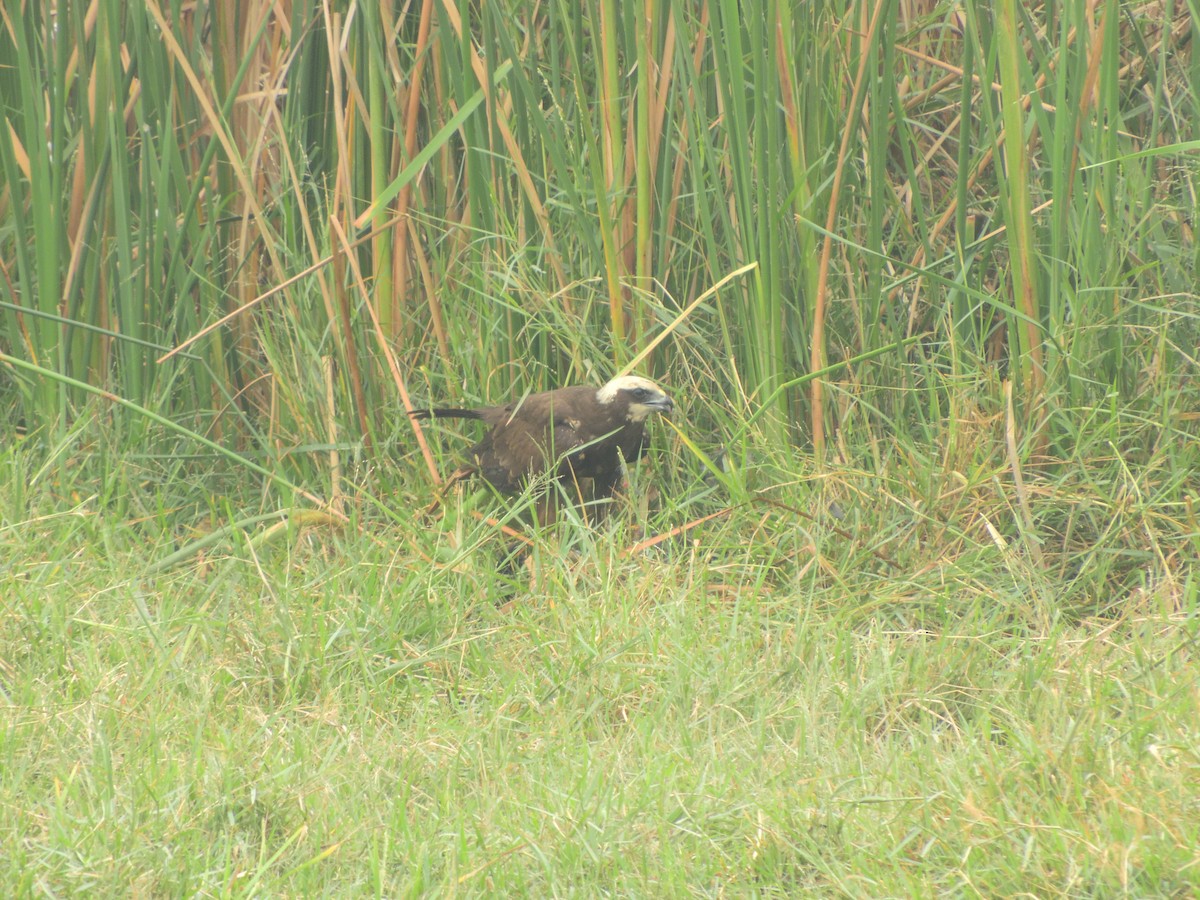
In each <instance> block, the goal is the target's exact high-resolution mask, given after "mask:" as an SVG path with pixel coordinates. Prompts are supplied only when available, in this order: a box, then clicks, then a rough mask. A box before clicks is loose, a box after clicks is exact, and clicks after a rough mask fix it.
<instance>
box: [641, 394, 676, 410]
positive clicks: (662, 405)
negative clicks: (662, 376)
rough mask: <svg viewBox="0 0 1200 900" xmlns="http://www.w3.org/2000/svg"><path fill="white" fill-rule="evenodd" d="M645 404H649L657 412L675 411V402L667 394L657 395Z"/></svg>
mask: <svg viewBox="0 0 1200 900" xmlns="http://www.w3.org/2000/svg"><path fill="white" fill-rule="evenodd" d="M645 405H646V406H649V407H650V408H651V409H653V410H655V411H656V412H660V413H664V414H667V413H671V412H674V411H675V402H674V401H673V400H672V399H671V398H670V397H668V396H667V395H666V394H663V395H662V396H661V397H655V398H654V399H653V400H648V401H646V404H645Z"/></svg>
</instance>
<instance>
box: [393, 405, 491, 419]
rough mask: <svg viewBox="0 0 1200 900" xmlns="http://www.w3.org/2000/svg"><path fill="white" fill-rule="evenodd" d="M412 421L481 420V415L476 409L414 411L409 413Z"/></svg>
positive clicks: (447, 408)
mask: <svg viewBox="0 0 1200 900" xmlns="http://www.w3.org/2000/svg"><path fill="white" fill-rule="evenodd" d="M409 415H410V416H412V417H413V418H414V419H482V418H483V414H482V413H480V412H479V410H477V409H455V408H450V407H446V408H442V409H414V410H413V411H412V412H410V413H409Z"/></svg>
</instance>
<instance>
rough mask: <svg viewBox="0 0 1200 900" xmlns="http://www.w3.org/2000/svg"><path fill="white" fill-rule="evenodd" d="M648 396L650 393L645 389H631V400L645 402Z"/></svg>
mask: <svg viewBox="0 0 1200 900" xmlns="http://www.w3.org/2000/svg"><path fill="white" fill-rule="evenodd" d="M649 396H650V392H649V391H648V390H646V389H645V388H634V389H633V399H634V400H645V399H646V398H647V397H649Z"/></svg>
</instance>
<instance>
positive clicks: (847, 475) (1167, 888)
mask: <svg viewBox="0 0 1200 900" xmlns="http://www.w3.org/2000/svg"><path fill="white" fill-rule="evenodd" d="M681 424H684V425H686V423H681ZM1131 427H1132V426H1131ZM657 439H658V441H657V442H658V444H659V446H660V447H663V446H665V445H668V444H669V438H668V437H667V436H666V435H665V434H664V433H662V432H661V431H660V432H659V434H658V435H657ZM1131 439H1132V437H1131ZM1106 440H1107V435H1105V434H1103V433H1099V434H1096V435H1094V436H1093V443H1091V444H1088V445H1081V446H1080V447H1079V452H1080V454H1081V458H1080V460H1079V463H1080V465H1075V466H1073V465H1072V464H1071V463H1070V462H1069V461H1068V462H1066V463H1064V464H1062V465H1060V466H1058V467H1057V469H1056V470H1054V471H1047V472H1036V471H1034V472H1029V473H1026V475H1025V482H1026V489H1027V491H1028V494H1029V496H1028V498H1027V499H1028V502H1029V507H1030V513H1031V515H1032V517H1033V519H1032V521H1033V523H1034V525H1035V527H1036V529H1037V531H1038V534H1039V535H1040V539H1041V543H1040V552H1041V554H1042V556H1041V559H1042V565H1040V566H1035V565H1033V564H1032V562H1031V551H1030V550H1029V549H1028V545H1027V544H1025V543H1023V538H1022V536H1021V534H1020V532H1019V529H1018V528H1017V527H1016V526H1015V525H1013V524H1012V523H1013V522H1014V521H1015V519H1016V518H1017V517H1019V515H1020V514H1019V512H1018V511H1017V507H1018V501H1017V498H1016V496H1015V492H1014V489H1013V487H1012V483H1011V478H1009V477H1008V476H1007V474H1006V473H1005V471H1004V468H1005V454H1004V450H1003V447H1000V446H998V445H997V446H994V447H993V449H994V450H995V452H994V454H993V455H992V457H990V460H991V461H990V462H985V463H984V464H982V465H981V466H980V468H979V469H978V470H977V471H972V470H971V469H970V468H968V467H964V471H965V473H966V474H965V476H963V477H962V478H960V479H954V478H952V477H949V475H945V474H944V473H939V471H938V467H939V466H940V465H942V464H943V463H944V462H945V460H946V459H947V456H946V454H945V453H944V452H939V449H938V448H936V447H925V448H922V447H920V446H918V445H916V444H909V445H907V446H906V445H905V442H903V441H900V440H893V441H891V442H890V443H889V442H882V444H880V443H879V442H877V444H876V446H877V447H880V446H881V447H882V455H881V460H882V465H881V466H880V467H879V469H878V470H877V471H867V470H865V469H855V468H852V467H850V466H842V467H840V468H839V467H834V468H832V469H831V470H829V471H827V472H825V473H824V474H822V475H821V476H820V477H812V478H802V479H801V480H799V481H796V480H795V479H792V483H790V484H782V483H781V484H779V485H777V486H775V487H774V488H773V489H772V490H771V491H770V492H769V495H770V496H771V497H772V498H773V499H774V500H776V501H777V502H781V503H784V504H785V505H787V506H789V507H792V508H793V509H801V510H802V511H806V512H808V513H810V514H811V516H812V518H811V519H809V518H803V517H799V516H797V515H796V514H795V513H794V512H791V511H789V510H788V509H784V508H782V507H780V506H771V505H766V504H763V503H756V502H752V503H750V504H749V505H746V506H742V507H740V508H737V509H735V510H733V511H732V512H730V513H728V514H727V515H725V516H724V517H722V518H718V519H714V520H712V521H711V522H709V523H707V524H705V525H703V526H700V527H698V528H696V529H694V530H692V531H690V532H688V533H687V534H686V535H685V536H679V537H676V538H673V539H670V540H666V541H663V542H661V543H659V544H658V545H656V546H655V547H654V548H652V549H650V550H647V551H645V552H642V553H638V554H628V553H626V552H625V550H626V549H627V548H628V547H629V546H631V545H632V544H633V543H635V542H636V541H637V540H638V538H639V537H640V536H644V534H645V532H641V533H639V532H635V531H634V530H633V529H634V527H635V525H636V523H637V522H638V521H641V523H642V524H643V525H644V526H645V527H646V528H648V529H650V531H651V533H662V532H665V531H666V530H667V529H668V527H669V526H671V525H677V524H680V522H681V521H682V518H683V514H684V513H685V512H686V513H687V514H688V516H689V517H690V516H691V514H692V513H694V512H696V509H697V508H698V507H700V506H703V504H705V503H707V504H710V506H711V507H712V508H718V507H719V504H720V502H721V501H720V499H719V497H717V496H715V495H713V493H712V491H711V489H705V488H703V487H700V488H697V487H696V485H703V482H702V481H701V480H700V478H699V476H698V473H689V472H688V470H687V465H688V464H687V461H686V455H685V456H683V457H678V458H675V457H672V458H674V459H675V462H673V463H670V462H668V460H667V459H666V456H667V454H660V455H659V457H658V459H657V460H656V463H655V464H654V465H653V466H651V467H648V468H647V469H646V470H644V471H640V472H638V473H636V474H637V476H638V482H639V484H640V485H641V486H642V488H643V489H644V487H645V485H646V484H648V483H649V482H651V481H656V482H658V483H659V484H661V485H662V486H663V489H664V498H665V499H664V500H663V501H662V508H661V509H658V510H655V511H651V512H650V513H649V514H648V515H647V516H642V515H641V514H638V513H636V512H633V513H629V514H626V515H623V516H621V517H617V518H616V519H615V520H613V521H611V522H610V523H609V524H608V525H606V526H605V527H604V528H602V529H600V530H599V531H591V530H588V529H585V528H582V527H581V526H579V525H578V524H576V523H566V524H564V525H561V526H559V528H558V529H557V530H555V531H552V532H550V533H546V534H542V535H537V536H536V539H535V543H534V549H533V551H532V552H531V555H530V560H529V562H528V564H527V566H526V567H525V568H519V569H518V570H517V571H516V572H515V573H510V574H508V575H505V574H502V573H498V571H497V564H498V562H499V561H500V560H501V558H502V557H503V556H504V554H505V552H506V551H507V544H506V542H505V540H504V539H502V538H500V537H499V535H498V534H497V532H496V531H495V529H494V528H493V527H492V526H489V525H487V524H486V523H484V522H482V521H480V520H478V519H476V518H475V517H473V516H471V515H469V513H470V510H471V509H473V508H479V509H482V510H485V511H488V512H493V511H498V509H497V507H496V504H495V502H494V501H493V500H492V499H491V498H490V497H488V496H487V495H486V494H484V493H482V492H476V493H475V494H470V493H468V494H466V495H464V496H457V495H454V496H451V498H449V500H448V501H447V509H446V510H445V514H444V517H442V518H440V519H435V520H429V521H415V520H414V517H413V516H412V515H410V514H409V512H408V510H410V509H412V508H414V507H415V506H416V504H417V503H418V502H421V501H422V500H424V501H427V500H428V491H427V489H426V488H424V487H421V485H422V481H421V477H420V468H419V465H418V463H417V461H416V459H415V453H414V454H413V456H412V458H409V457H405V458H403V459H401V460H400V462H399V463H398V465H397V467H396V468H395V469H394V470H392V471H384V472H374V473H370V478H369V479H368V480H367V481H365V482H364V484H368V483H369V484H371V485H373V486H378V487H381V488H382V490H380V491H379V493H378V496H379V497H381V498H387V499H386V503H385V504H384V506H383V508H384V509H385V510H386V511H387V514H386V515H380V514H379V513H378V512H377V511H376V509H377V507H374V506H372V505H368V504H360V505H358V507H357V509H358V511H357V512H356V513H354V514H352V516H351V523H350V524H349V525H348V526H347V527H345V528H342V529H336V528H333V527H329V526H324V527H318V528H298V529H293V531H292V532H290V533H286V532H275V533H274V537H273V539H270V540H262V539H257V540H249V539H243V538H242V537H240V536H239V533H238V532H236V531H235V532H231V533H230V536H229V537H228V538H227V539H224V540H221V541H217V542H214V543H212V544H209V545H207V546H206V547H205V548H204V549H203V550H202V551H199V552H198V553H197V554H196V555H193V556H192V557H190V558H188V559H187V560H186V562H185V564H183V565H179V566H176V567H173V568H171V569H168V570H166V571H162V572H153V571H152V570H151V569H152V564H153V562H154V561H155V560H156V559H161V558H163V557H166V556H168V555H169V554H170V553H171V552H172V551H174V550H175V549H176V547H177V546H178V545H179V544H180V543H183V542H185V540H186V539H188V538H190V537H194V535H188V534H185V533H183V532H182V530H181V529H180V528H179V527H178V524H177V523H178V522H179V521H190V522H195V521H198V520H199V519H201V518H203V517H202V516H201V515H199V514H198V512H197V508H195V507H186V506H185V504H184V503H183V502H182V501H185V500H190V501H191V502H192V503H196V502H197V497H198V496H200V494H199V492H197V491H195V490H194V489H189V488H186V487H184V486H183V485H182V483H181V482H180V481H179V480H177V479H171V480H167V481H156V480H155V477H154V472H155V471H156V469H157V468H158V467H159V466H161V465H162V463H160V462H156V461H153V460H150V461H141V464H140V465H139V464H138V461H135V460H131V461H130V464H129V465H128V466H125V467H124V470H125V471H126V472H127V473H133V474H131V475H130V474H127V475H126V476H123V477H126V478H128V479H130V480H131V482H132V483H131V484H125V485H124V486H123V488H122V490H120V491H118V490H115V489H113V488H112V486H111V485H109V484H108V482H107V480H106V479H111V478H112V477H114V476H113V475H112V474H111V473H112V472H113V471H119V470H121V469H122V467H119V466H112V465H111V464H102V463H100V462H97V460H99V459H101V458H102V457H103V455H104V454H102V453H97V452H96V451H97V449H98V448H97V447H92V446H89V447H85V448H75V449H74V450H68V451H65V452H63V453H62V454H59V455H58V456H57V457H55V458H53V459H51V460H50V461H49V462H48V463H45V464H43V465H41V466H40V467H39V465H38V464H37V460H39V459H41V458H43V451H42V450H40V449H38V448H37V446H36V444H35V443H34V442H32V441H29V442H27V443H25V444H22V443H21V442H13V443H11V444H9V445H7V449H6V451H5V462H6V466H5V467H4V469H3V471H4V472H5V473H6V482H5V484H4V485H3V491H2V492H0V493H2V494H3V497H4V498H6V499H5V503H6V507H5V509H4V514H3V516H4V517H3V521H4V526H3V530H2V531H0V554H2V555H3V557H4V559H5V560H6V561H7V565H6V568H5V570H4V573H3V574H0V596H2V597H3V598H4V599H3V606H2V616H0V660H2V661H3V662H2V663H0V676H2V677H0V684H2V686H3V692H4V699H3V702H4V705H5V707H6V710H7V712H6V715H5V716H4V727H3V730H2V732H0V734H2V735H3V737H2V738H0V804H2V805H3V808H4V809H5V811H6V812H5V816H4V820H5V821H6V823H7V824H6V826H5V827H4V829H3V830H0V860H3V862H0V881H3V882H4V883H6V884H8V885H11V886H13V887H14V895H18V894H39V895H43V894H53V895H63V894H78V893H84V892H87V893H89V894H92V895H105V894H118V893H120V894H125V893H130V892H132V893H135V894H138V895H142V896H161V895H181V894H189V895H190V894H203V895H222V896H249V895H281V894H282V895H301V894H303V895H306V896H307V895H319V894H326V895H342V896H344V895H348V894H354V895H361V894H367V893H371V894H375V895H378V896H408V895H415V894H422V893H433V894H447V893H456V894H467V895H475V894H510V895H511V894H521V895H565V894H571V893H583V894H595V893H619V894H625V895H630V896H651V895H657V896H671V895H686V894H725V895H727V894H756V895H764V896H789V895H795V894H796V893H797V892H800V891H805V892H807V891H815V892H817V893H818V894H824V895H850V896H901V895H911V896H929V895H930V894H932V893H935V892H936V893H949V894H958V895H979V896H999V895H1009V894H1015V893H1021V892H1027V893H1029V894H1032V895H1038V896H1054V895H1058V896H1113V895H1121V894H1124V895H1129V896H1139V897H1145V896H1185V895H1189V894H1191V893H1193V892H1194V891H1195V890H1196V888H1197V885H1198V883H1200V867H1198V866H1197V863H1198V862H1200V852H1198V851H1197V850H1196V848H1197V847H1198V846H1200V824H1198V823H1200V816H1198V815H1197V812H1198V808H1197V807H1198V803H1200V793H1198V792H1197V789H1196V785H1197V783H1198V782H1197V775H1198V774H1200V758H1198V756H1197V746H1200V743H1198V740H1197V738H1198V732H1197V725H1196V723H1197V722H1200V709H1198V708H1197V706H1198V704H1200V692H1198V691H1197V681H1196V674H1195V663H1194V658H1195V644H1194V642H1195V638H1196V612H1197V605H1198V604H1200V578H1198V575H1200V573H1198V571H1197V567H1196V564H1195V560H1196V552H1195V550H1196V544H1197V541H1200V531H1198V530H1197V529H1196V526H1195V520H1194V518H1189V516H1194V513H1193V512H1192V510H1193V509H1194V504H1195V492H1196V484H1195V479H1194V475H1191V474H1187V475H1185V477H1184V479H1183V480H1182V481H1181V480H1179V479H1175V480H1172V479H1171V478H1170V477H1168V476H1169V471H1170V466H1168V465H1167V462H1170V463H1172V464H1174V465H1175V466H1176V467H1177V468H1179V469H1181V470H1183V471H1186V472H1194V471H1196V468H1195V467H1194V462H1195V460H1194V456H1195V453H1196V448H1195V444H1194V442H1193V443H1190V444H1189V443H1186V442H1178V443H1175V444H1170V445H1168V448H1169V450H1168V451H1164V455H1162V456H1160V457H1159V458H1158V459H1157V463H1156V461H1155V458H1153V457H1152V458H1151V459H1149V460H1147V461H1146V464H1145V465H1142V466H1139V467H1138V468H1137V469H1136V470H1131V469H1128V467H1127V466H1124V465H1122V464H1120V463H1119V462H1118V461H1116V460H1112V459H1110V460H1109V461H1108V462H1107V463H1105V462H1104V461H1103V460H1099V459H1089V460H1087V463H1088V464H1087V465H1086V466H1084V465H1082V463H1083V462H1084V459H1083V457H1082V454H1086V453H1088V452H1091V451H1095V452H1097V453H1098V452H1099V451H1100V449H1101V448H1102V447H1103V446H1104V444H1105V442H1106ZM973 446H974V448H975V451H976V452H975V453H974V455H973V458H975V459H980V458H983V459H985V460H987V459H989V457H988V456H987V454H981V453H980V452H979V451H980V450H981V449H982V448H985V447H987V446H988V442H987V441H986V440H984V439H982V438H981V437H979V436H978V435H977V436H976V437H975V439H974V444H973ZM865 448H866V445H863V446H862V447H857V448H855V447H851V448H850V449H859V450H865ZM85 451H86V452H85ZM942 451H944V448H942ZM769 462H771V460H763V461H762V462H761V463H760V465H759V467H758V469H757V470H756V471H757V474H758V476H759V477H768V475H769V473H770V469H769V467H768V465H767V463H769ZM1123 471H1124V472H1126V474H1127V475H1128V476H1129V477H1130V478H1131V479H1132V480H1131V481H1126V480H1123V479H1122V477H1121V475H1122V472H1123ZM961 474H962V473H960V475H961ZM746 475H747V477H754V475H755V473H746ZM1110 477H1111V478H1112V479H1114V480H1113V481H1108V480H1106V479H1107V478H1110ZM964 479H965V480H966V483H965V484H964V483H963V480H964ZM689 485H690V486H691V490H692V491H693V493H691V494H689V493H688V491H689ZM705 490H708V491H709V492H708V494H705ZM118 495H120V496H123V497H125V502H126V503H127V504H128V506H127V508H126V511H125V514H123V515H113V514H111V512H110V509H106V504H105V500H104V498H105V497H106V496H118ZM1189 496H1190V497H1191V498H1192V499H1191V500H1190V501H1188V500H1187V498H1188V497H1189ZM688 498H691V499H690V500H689V499H688ZM697 498H698V499H697ZM225 502H227V503H231V504H245V505H247V506H249V505H251V504H252V503H253V502H254V500H253V497H251V496H249V495H247V496H243V497H240V498H238V497H236V496H235V495H232V494H228V493H227V495H226V497H225ZM689 504H691V505H689ZM831 510H836V511H837V514H838V516H840V518H838V517H835V516H834V515H833V514H832V513H831V512H830V511H831ZM143 511H144V512H145V513H146V514H145V515H142V514H141V512H143ZM1056 514H1057V518H1056V517H1055V516H1056ZM212 519H213V521H214V523H215V522H219V521H221V520H222V519H221V517H220V516H219V515H213V517H212ZM987 523H990V527H989V525H988V524H987ZM1189 523H1190V524H1189ZM1001 532H1003V534H1002V533H1001ZM1005 535H1007V536H1005ZM873 550H878V551H879V552H880V553H881V554H882V555H883V556H886V557H887V562H885V561H884V560H882V559H881V558H880V557H879V556H877V555H875V554H874V553H873V552H872V551H873Z"/></svg>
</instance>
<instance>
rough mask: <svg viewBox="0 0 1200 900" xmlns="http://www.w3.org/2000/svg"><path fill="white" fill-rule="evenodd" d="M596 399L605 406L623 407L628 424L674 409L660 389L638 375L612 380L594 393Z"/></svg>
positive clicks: (669, 399)
mask: <svg viewBox="0 0 1200 900" xmlns="http://www.w3.org/2000/svg"><path fill="white" fill-rule="evenodd" d="M596 399H597V400H598V401H599V402H600V403H602V404H604V405H605V406H610V405H612V404H614V403H615V404H619V405H620V406H623V407H624V408H625V418H626V419H627V420H628V421H630V422H644V421H645V420H646V417H647V416H649V415H651V414H652V413H669V412H670V411H671V410H673V409H674V408H675V404H674V403H672V402H671V398H670V397H668V396H667V395H666V394H665V393H664V392H663V389H662V388H660V387H659V386H658V385H657V384H655V383H654V382H653V381H651V380H650V379H648V378H642V377H640V376H638V375H622V376H620V377H619V378H614V379H613V380H612V381H610V382H609V383H608V384H606V385H604V387H602V388H600V390H598V391H596Z"/></svg>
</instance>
